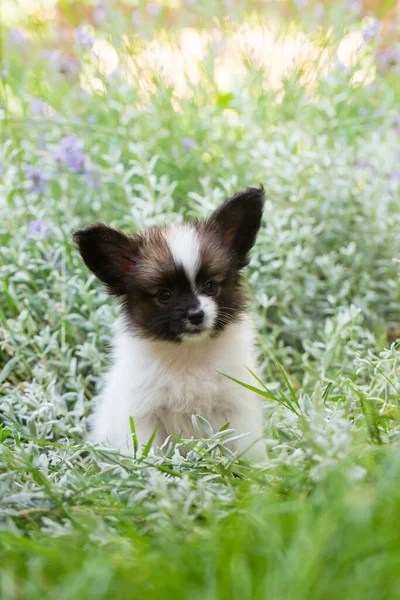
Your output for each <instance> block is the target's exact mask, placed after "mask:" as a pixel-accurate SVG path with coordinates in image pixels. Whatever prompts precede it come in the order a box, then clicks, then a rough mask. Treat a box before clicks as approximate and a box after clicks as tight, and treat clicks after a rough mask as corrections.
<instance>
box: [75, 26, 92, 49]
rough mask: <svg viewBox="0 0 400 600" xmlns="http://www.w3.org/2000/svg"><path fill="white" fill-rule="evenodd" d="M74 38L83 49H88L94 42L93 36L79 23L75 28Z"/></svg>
mask: <svg viewBox="0 0 400 600" xmlns="http://www.w3.org/2000/svg"><path fill="white" fill-rule="evenodd" d="M75 38H76V41H77V42H78V44H79V46H80V47H81V48H83V49H84V50H90V49H91V48H92V46H93V44H94V37H93V36H92V34H91V33H90V31H89V29H88V28H87V26H85V25H79V27H77V28H76V29H75Z"/></svg>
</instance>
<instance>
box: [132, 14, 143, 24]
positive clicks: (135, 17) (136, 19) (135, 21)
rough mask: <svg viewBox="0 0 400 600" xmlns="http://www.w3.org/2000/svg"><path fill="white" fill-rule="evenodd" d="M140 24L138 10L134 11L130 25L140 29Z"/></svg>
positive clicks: (140, 17)
mask: <svg viewBox="0 0 400 600" xmlns="http://www.w3.org/2000/svg"><path fill="white" fill-rule="evenodd" d="M141 24H142V15H141V14H140V12H139V11H138V10H134V11H133V13H132V25H134V26H135V27H140V26H141Z"/></svg>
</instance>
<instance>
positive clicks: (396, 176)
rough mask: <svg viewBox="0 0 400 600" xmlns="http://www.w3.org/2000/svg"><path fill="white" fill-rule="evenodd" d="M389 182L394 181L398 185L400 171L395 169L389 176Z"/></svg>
mask: <svg viewBox="0 0 400 600" xmlns="http://www.w3.org/2000/svg"><path fill="white" fill-rule="evenodd" d="M389 179H390V181H394V182H396V183H400V170H399V169H396V170H395V171H392V172H391V173H390V174H389Z"/></svg>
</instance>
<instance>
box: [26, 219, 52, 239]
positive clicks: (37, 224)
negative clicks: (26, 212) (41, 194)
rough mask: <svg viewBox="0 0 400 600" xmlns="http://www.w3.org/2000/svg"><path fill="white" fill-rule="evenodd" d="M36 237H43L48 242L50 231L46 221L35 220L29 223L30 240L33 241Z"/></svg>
mask: <svg viewBox="0 0 400 600" xmlns="http://www.w3.org/2000/svg"><path fill="white" fill-rule="evenodd" d="M35 237H41V238H43V239H44V240H47V239H48V237H49V231H48V227H47V223H46V221H42V219H34V220H33V221H29V223H28V238H30V239H32V238H35Z"/></svg>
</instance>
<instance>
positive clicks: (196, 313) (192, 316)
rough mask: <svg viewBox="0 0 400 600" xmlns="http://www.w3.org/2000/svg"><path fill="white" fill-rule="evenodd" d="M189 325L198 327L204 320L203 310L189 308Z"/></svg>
mask: <svg viewBox="0 0 400 600" xmlns="http://www.w3.org/2000/svg"><path fill="white" fill-rule="evenodd" d="M188 319H189V323H191V324H192V325H200V323H201V322H202V320H203V319H204V310H202V309H201V308H189V310H188Z"/></svg>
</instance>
